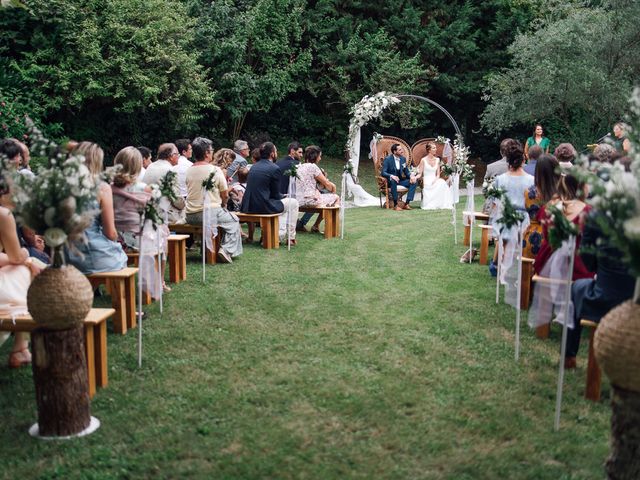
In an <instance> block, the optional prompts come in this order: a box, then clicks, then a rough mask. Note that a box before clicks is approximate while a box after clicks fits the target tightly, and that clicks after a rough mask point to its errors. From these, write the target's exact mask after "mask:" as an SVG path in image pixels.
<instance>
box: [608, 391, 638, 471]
mask: <svg viewBox="0 0 640 480" xmlns="http://www.w3.org/2000/svg"><path fill="white" fill-rule="evenodd" d="M612 390H613V393H612V397H611V411H612V415H611V453H610V454H609V458H608V459H607V463H606V470H607V478H609V479H610V480H637V479H639V478H640V393H638V392H632V391H630V390H624V389H622V388H619V387H616V386H615V385H612Z"/></svg>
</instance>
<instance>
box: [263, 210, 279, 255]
mask: <svg viewBox="0 0 640 480" xmlns="http://www.w3.org/2000/svg"><path fill="white" fill-rule="evenodd" d="M275 220H276V222H275V225H274V222H272V221H271V219H270V218H261V219H260V228H261V229H262V247H263V248H265V249H267V250H268V249H270V248H278V247H279V246H280V237H279V234H278V223H277V220H278V217H275Z"/></svg>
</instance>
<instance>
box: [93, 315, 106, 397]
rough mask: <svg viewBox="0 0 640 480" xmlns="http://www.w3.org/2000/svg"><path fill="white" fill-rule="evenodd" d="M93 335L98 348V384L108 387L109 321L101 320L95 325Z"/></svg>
mask: <svg viewBox="0 0 640 480" xmlns="http://www.w3.org/2000/svg"><path fill="white" fill-rule="evenodd" d="M93 336H94V342H95V349H96V357H95V365H96V384H97V386H98V387H106V386H107V384H108V383H109V378H108V377H109V373H108V372H109V370H108V368H107V322H106V320H105V321H104V322H100V324H99V325H96V326H94V329H93Z"/></svg>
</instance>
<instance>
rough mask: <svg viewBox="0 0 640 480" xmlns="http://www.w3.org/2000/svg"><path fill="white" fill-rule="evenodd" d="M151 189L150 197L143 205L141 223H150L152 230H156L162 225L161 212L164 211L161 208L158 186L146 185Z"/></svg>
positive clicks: (161, 196) (160, 192)
mask: <svg viewBox="0 0 640 480" xmlns="http://www.w3.org/2000/svg"><path fill="white" fill-rule="evenodd" d="M147 187H149V188H150V189H151V192H150V193H151V196H150V198H149V200H147V203H145V204H144V209H143V211H142V221H143V222H144V223H147V222H151V225H152V226H153V229H154V230H155V229H156V228H158V225H161V224H163V223H164V215H162V214H161V212H163V211H164V209H163V208H162V200H163V198H165V197H163V194H162V191H161V190H160V186H159V185H155V184H151V185H147Z"/></svg>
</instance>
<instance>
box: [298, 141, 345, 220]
mask: <svg viewBox="0 0 640 480" xmlns="http://www.w3.org/2000/svg"><path fill="white" fill-rule="evenodd" d="M321 159H322V150H320V147H317V146H315V145H309V146H308V147H307V148H306V149H305V151H304V161H305V163H302V164H300V165H298V178H297V179H296V198H297V200H298V204H299V205H300V206H301V207H333V206H335V205H338V204H339V203H340V197H339V196H338V195H337V194H336V186H335V184H334V183H331V182H330V181H329V180H328V179H327V177H326V176H325V174H324V172H323V171H322V170H321V169H320V167H318V165H317V164H318V162H320V160H321ZM320 222H322V216H321V215H318V219H317V220H316V222H315V224H314V225H313V227H312V228H311V231H312V232H318V231H319V230H320Z"/></svg>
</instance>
